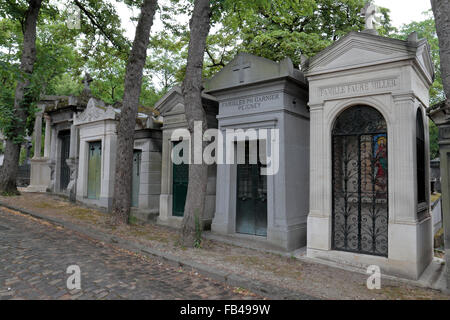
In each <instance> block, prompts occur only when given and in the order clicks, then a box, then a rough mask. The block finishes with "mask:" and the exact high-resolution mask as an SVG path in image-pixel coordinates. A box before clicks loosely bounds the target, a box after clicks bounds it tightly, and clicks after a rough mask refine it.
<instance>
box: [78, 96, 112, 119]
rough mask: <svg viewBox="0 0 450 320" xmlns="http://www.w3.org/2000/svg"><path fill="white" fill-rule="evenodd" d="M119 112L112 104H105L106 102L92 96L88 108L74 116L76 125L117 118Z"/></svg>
mask: <svg viewBox="0 0 450 320" xmlns="http://www.w3.org/2000/svg"><path fill="white" fill-rule="evenodd" d="M117 114H118V113H117V112H116V111H115V110H114V108H113V107H111V106H105V104H104V102H103V101H101V100H97V99H95V98H91V99H90V100H89V102H88V105H87V107H86V110H84V111H83V112H82V113H80V114H79V115H77V116H75V118H74V125H80V124H84V123H88V122H95V121H102V120H108V119H110V120H115V119H116V116H117Z"/></svg>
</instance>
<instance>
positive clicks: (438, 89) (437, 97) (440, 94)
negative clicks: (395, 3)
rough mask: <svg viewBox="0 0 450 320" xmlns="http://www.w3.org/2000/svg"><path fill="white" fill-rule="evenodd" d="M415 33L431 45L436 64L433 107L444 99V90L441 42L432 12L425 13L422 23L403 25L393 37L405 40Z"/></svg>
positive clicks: (432, 98)
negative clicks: (440, 55)
mask: <svg viewBox="0 0 450 320" xmlns="http://www.w3.org/2000/svg"><path fill="white" fill-rule="evenodd" d="M413 31H416V32H417V35H418V37H419V39H422V38H425V39H427V41H428V43H429V45H430V49H431V58H432V60H433V64H434V70H435V72H436V75H435V80H434V83H433V85H432V87H431V89H430V104H432V105H433V104H435V103H437V102H439V101H442V100H443V99H444V90H443V86H442V78H441V68H440V65H441V61H440V57H439V41H438V38H437V34H436V27H435V25H434V17H433V13H432V12H431V10H429V11H427V12H425V13H424V19H423V20H422V21H414V22H411V23H409V24H406V25H403V26H402V27H401V28H400V31H399V32H398V33H397V34H395V35H393V37H396V38H399V39H403V40H405V39H407V38H408V35H409V34H410V33H411V32H413Z"/></svg>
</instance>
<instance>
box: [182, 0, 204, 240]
mask: <svg viewBox="0 0 450 320" xmlns="http://www.w3.org/2000/svg"><path fill="white" fill-rule="evenodd" d="M210 21H211V7H210V3H209V0H195V3H194V11H193V13H192V17H191V20H190V22H189V26H190V31H191V32H190V40H189V49H188V59H187V65H186V75H185V78H184V81H183V98H184V105H185V109H186V120H187V123H188V130H189V131H190V132H191V136H193V134H192V133H193V132H194V122H196V121H201V122H202V130H203V132H204V131H205V130H206V129H207V124H206V112H205V110H204V108H203V105H202V90H203V85H202V79H203V78H202V72H203V57H204V54H205V48H206V38H207V37H208V34H209V29H210ZM198 143H201V142H198V141H195V142H194V143H191V145H192V148H191V153H190V154H191V158H193V155H194V152H199V150H196V149H195V147H194V146H195V144H198ZM200 152H201V153H202V155H203V150H200ZM207 182H208V165H207V164H205V163H204V162H203V161H202V163H201V164H193V163H191V164H190V165H189V184H188V190H187V195H186V204H185V208H184V217H183V224H182V227H181V231H180V232H181V242H182V244H183V245H185V246H194V245H195V242H196V240H199V239H196V228H197V230H198V228H202V225H201V221H202V216H203V210H204V208H205V199H206V185H207Z"/></svg>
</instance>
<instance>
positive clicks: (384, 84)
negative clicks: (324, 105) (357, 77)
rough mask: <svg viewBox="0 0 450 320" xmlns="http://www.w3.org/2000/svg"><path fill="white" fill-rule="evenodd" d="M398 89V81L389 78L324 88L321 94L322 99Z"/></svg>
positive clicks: (320, 90) (320, 89) (320, 91)
mask: <svg viewBox="0 0 450 320" xmlns="http://www.w3.org/2000/svg"><path fill="white" fill-rule="evenodd" d="M396 87H398V79H397V78H389V79H378V80H368V81H361V82H356V83H348V84H340V85H336V86H329V87H323V88H319V93H320V96H321V97H334V96H339V95H353V94H362V93H367V92H371V91H379V90H384V89H391V88H396Z"/></svg>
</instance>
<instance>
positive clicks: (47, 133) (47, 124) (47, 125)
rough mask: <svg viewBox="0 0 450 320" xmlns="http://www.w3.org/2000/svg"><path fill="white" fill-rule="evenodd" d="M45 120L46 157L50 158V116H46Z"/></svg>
mask: <svg viewBox="0 0 450 320" xmlns="http://www.w3.org/2000/svg"><path fill="white" fill-rule="evenodd" d="M44 119H45V143H44V157H45V158H47V159H48V158H49V157H50V148H51V130H52V129H51V118H50V116H49V115H48V114H45V115H44Z"/></svg>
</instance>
